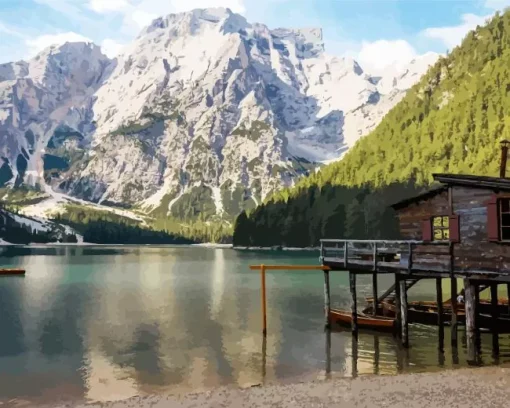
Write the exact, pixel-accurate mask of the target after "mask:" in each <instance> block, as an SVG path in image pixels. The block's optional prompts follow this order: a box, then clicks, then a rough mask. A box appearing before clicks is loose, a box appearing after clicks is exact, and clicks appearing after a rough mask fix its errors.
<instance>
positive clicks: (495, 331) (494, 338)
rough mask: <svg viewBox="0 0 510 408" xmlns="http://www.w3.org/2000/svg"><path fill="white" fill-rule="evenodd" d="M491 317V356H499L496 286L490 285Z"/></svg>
mask: <svg viewBox="0 0 510 408" xmlns="http://www.w3.org/2000/svg"><path fill="white" fill-rule="evenodd" d="M491 315H492V316H491V317H492V354H493V355H494V356H498V355H499V332H498V318H499V308H498V284H497V283H492V284H491Z"/></svg>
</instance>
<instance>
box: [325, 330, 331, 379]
mask: <svg viewBox="0 0 510 408" xmlns="http://www.w3.org/2000/svg"><path fill="white" fill-rule="evenodd" d="M330 373H331V330H329V329H327V330H326V376H329V374H330Z"/></svg>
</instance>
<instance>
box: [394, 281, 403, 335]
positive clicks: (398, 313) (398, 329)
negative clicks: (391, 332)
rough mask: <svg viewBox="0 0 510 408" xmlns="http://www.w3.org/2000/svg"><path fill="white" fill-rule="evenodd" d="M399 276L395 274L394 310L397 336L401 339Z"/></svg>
mask: <svg viewBox="0 0 510 408" xmlns="http://www.w3.org/2000/svg"><path fill="white" fill-rule="evenodd" d="M399 280H400V276H399V275H398V274H395V309H396V325H397V327H396V329H397V336H398V337H402V309H401V308H400V300H401V299H400V282H399Z"/></svg>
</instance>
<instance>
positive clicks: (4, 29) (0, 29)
mask: <svg viewBox="0 0 510 408" xmlns="http://www.w3.org/2000/svg"><path fill="white" fill-rule="evenodd" d="M0 33H4V34H7V35H10V36H11V37H17V38H22V39H25V38H26V36H25V35H24V34H22V33H21V32H19V31H17V30H16V29H14V28H11V27H9V26H8V25H7V24H4V23H2V22H1V21H0Z"/></svg>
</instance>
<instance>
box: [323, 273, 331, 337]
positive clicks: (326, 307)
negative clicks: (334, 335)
mask: <svg viewBox="0 0 510 408" xmlns="http://www.w3.org/2000/svg"><path fill="white" fill-rule="evenodd" d="M330 312H331V295H330V287H329V271H328V270H324V324H325V326H326V328H328V329H329V328H330V327H331V316H330Z"/></svg>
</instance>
